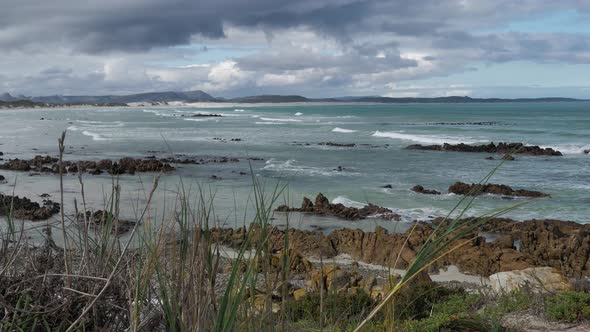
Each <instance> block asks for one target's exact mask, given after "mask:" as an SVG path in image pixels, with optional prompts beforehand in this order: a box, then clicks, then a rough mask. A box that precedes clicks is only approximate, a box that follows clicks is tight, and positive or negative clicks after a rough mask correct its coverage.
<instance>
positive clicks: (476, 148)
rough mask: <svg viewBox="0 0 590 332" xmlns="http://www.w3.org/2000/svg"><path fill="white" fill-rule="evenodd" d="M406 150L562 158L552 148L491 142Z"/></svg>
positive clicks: (445, 144)
mask: <svg viewBox="0 0 590 332" xmlns="http://www.w3.org/2000/svg"><path fill="white" fill-rule="evenodd" d="M406 149H407V150H431V151H455V152H486V153H503V154H512V153H514V154H524V155H531V156H562V155H563V154H562V153H561V152H560V151H557V150H553V149H552V148H542V147H540V146H538V145H524V144H522V143H502V142H500V143H498V145H496V144H494V143H493V142H492V143H490V144H483V145H468V144H464V143H460V144H448V143H444V144H443V145H422V144H414V145H410V146H407V147H406Z"/></svg>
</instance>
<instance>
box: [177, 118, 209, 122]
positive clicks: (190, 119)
mask: <svg viewBox="0 0 590 332" xmlns="http://www.w3.org/2000/svg"><path fill="white" fill-rule="evenodd" d="M184 120H185V121H195V122H204V121H209V120H212V119H211V118H184Z"/></svg>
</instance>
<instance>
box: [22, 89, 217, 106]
mask: <svg viewBox="0 0 590 332" xmlns="http://www.w3.org/2000/svg"><path fill="white" fill-rule="evenodd" d="M31 100H32V101H36V102H43V103H51V104H65V103H85V104H86V103H87V104H95V103H102V104H104V103H140V102H148V103H157V102H171V101H182V102H213V101H217V98H215V97H213V96H211V95H209V94H207V93H205V92H203V91H200V90H196V91H186V92H175V91H166V92H147V93H139V94H132V95H120V96H119V95H105V96H59V95H55V96H45V97H33V98H31Z"/></svg>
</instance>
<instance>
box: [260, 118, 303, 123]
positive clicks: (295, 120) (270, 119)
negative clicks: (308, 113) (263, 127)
mask: <svg viewBox="0 0 590 332" xmlns="http://www.w3.org/2000/svg"><path fill="white" fill-rule="evenodd" d="M260 120H262V121H271V122H301V121H302V120H298V119H291V118H286V119H276V118H260Z"/></svg>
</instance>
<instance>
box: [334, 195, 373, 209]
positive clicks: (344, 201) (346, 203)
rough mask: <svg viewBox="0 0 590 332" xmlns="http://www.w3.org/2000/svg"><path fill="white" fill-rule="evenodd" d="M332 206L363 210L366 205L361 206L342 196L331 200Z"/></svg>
mask: <svg viewBox="0 0 590 332" xmlns="http://www.w3.org/2000/svg"><path fill="white" fill-rule="evenodd" d="M332 204H342V205H344V206H348V207H354V208H357V209H360V208H363V207H364V206H365V205H367V204H363V203H360V202H357V201H353V200H352V199H348V198H346V197H344V196H338V197H336V198H334V199H333V200H332Z"/></svg>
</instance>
